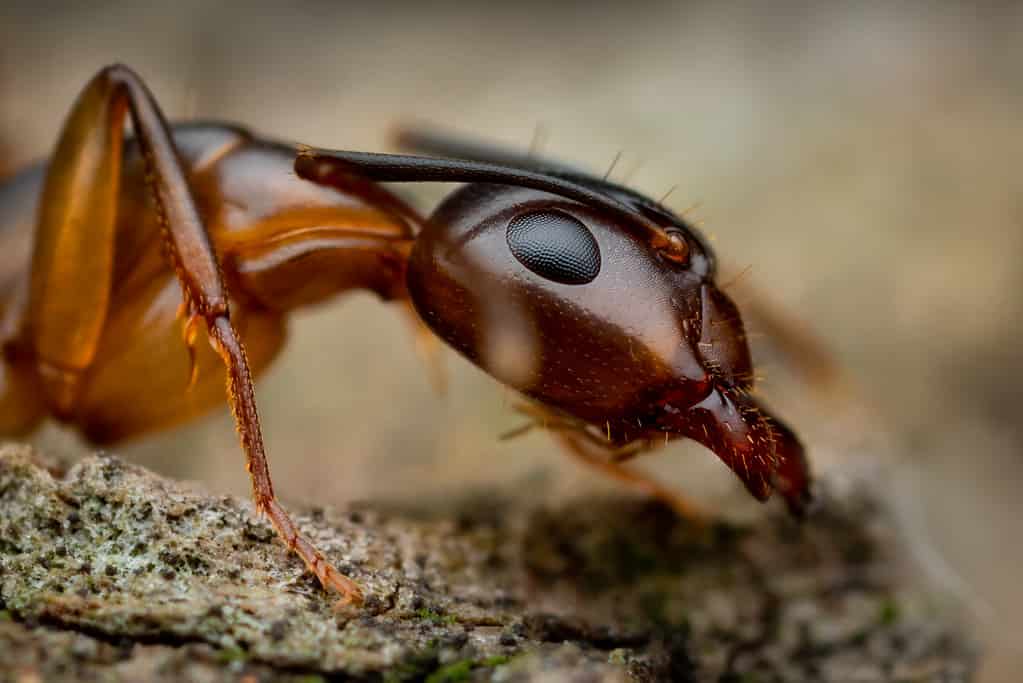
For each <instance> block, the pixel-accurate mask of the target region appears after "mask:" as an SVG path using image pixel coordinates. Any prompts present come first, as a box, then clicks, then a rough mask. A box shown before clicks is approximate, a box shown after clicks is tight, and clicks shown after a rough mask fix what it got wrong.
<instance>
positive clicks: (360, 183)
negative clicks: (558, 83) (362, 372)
mask: <svg viewBox="0 0 1023 683" xmlns="http://www.w3.org/2000/svg"><path fill="white" fill-rule="evenodd" d="M126 117H130V120H131V123H132V127H133V130H134V134H135V135H134V138H126V135H125V126H124V123H125V119H126ZM402 142H403V143H404V144H405V145H406V146H407V147H410V148H415V149H417V151H419V152H422V153H429V154H433V155H435V156H408V155H396V154H371V153H365V152H343V151H325V150H314V149H309V148H297V149H296V148H295V147H294V146H289V145H285V144H281V143H278V142H273V141H268V140H264V139H261V138H257V137H255V136H254V135H253V134H251V133H249V132H248V131H246V130H244V129H242V128H239V127H236V126H232V125H224V124H188V125H175V126H170V125H168V123H167V122H166V120H165V118H164V116H163V114H162V113H161V111H160V108H159V106H158V105H157V103H156V100H155V99H154V98H153V96H152V94H151V93H150V92H149V90H148V89H147V87H146V86H145V84H144V83H143V81H142V80H141V79H140V78H139V77H138V76H137V75H136V74H135V73H134V72H133V71H131V70H130V69H129V68H127V67H125V66H122V65H114V66H110V67H107V68H104V69H102V70H101V71H100V72H99V73H98V74H96V76H95V77H94V78H93V79H92V80H91V81H90V82H89V83H88V84H87V85H86V86H85V88H84V90H83V91H82V93H81V94H80V96H79V97H78V100H77V101H76V102H75V104H74V106H73V108H72V110H71V112H70V114H69V116H68V118H67V120H66V122H65V124H64V128H63V131H62V133H61V134H60V137H59V140H58V142H57V145H56V148H55V150H54V152H53V155H52V157H51V158H50V160H49V162H48V163H44V164H38V165H35V166H33V167H30V168H28V169H26V170H23V171H21V172H20V173H18V174H16V175H14V176H13V177H11V178H10V179H8V180H7V181H6V183H5V184H3V185H2V186H0V239H2V238H3V237H4V232H6V233H7V234H8V235H10V234H13V232H31V233H32V234H33V235H34V245H33V249H32V252H31V258H30V260H29V261H28V262H27V263H20V264H18V267H16V268H12V269H8V272H0V284H3V285H4V286H3V289H0V344H2V349H3V355H2V362H0V434H4V435H20V434H26V433H28V432H30V431H31V430H33V429H34V428H35V427H36V426H37V425H38V424H39V423H40V422H41V421H42V420H43V419H44V418H45V417H46V416H51V417H53V418H55V419H57V420H60V421H62V422H65V423H67V424H69V425H73V426H74V427H76V428H77V429H78V430H79V431H80V432H81V433H82V434H83V435H84V436H85V437H86V438H87V439H89V440H90V441H92V442H94V443H96V444H110V443H114V442H117V441H120V440H123V439H126V438H128V437H133V436H136V435H140V434H143V433H146V432H151V431H154V430H156V429H162V428H166V427H169V426H171V425H174V424H177V423H180V422H183V421H186V420H189V419H192V418H195V417H197V416H198V415H200V414H203V413H206V412H208V411H210V410H212V409H213V408H215V407H216V406H218V405H220V404H222V401H223V393H222V392H223V383H224V382H225V381H226V385H227V397H228V402H229V404H230V406H231V409H232V412H233V414H234V418H235V422H236V425H237V430H238V433H239V436H240V439H241V445H242V449H243V450H244V452H245V457H246V468H247V469H248V471H249V474H250V475H251V478H252V486H253V493H254V498H255V505H256V508H257V510H258V511H259V512H260V513H262V514H264V515H266V516H267V517H268V518H269V520H270V522H271V523H272V524H273V526H274V528H275V529H276V531H277V533H278V535H279V536H280V538H281V539H282V540H283V541H284V543H285V544H286V545H287V546H288V547H289V548H290V549H291V550H292V551H294V552H295V553H297V554H298V555H299V556H300V557H301V558H302V560H303V561H304V562H305V564H306V566H307V567H308V568H309V569H310V570H311V571H312V572H313V573H314V574H315V575H316V576H317V578H318V579H319V580H320V582H321V583H322V585H323V586H324V587H325V588H328V589H333V590H335V591H337V592H338V593H340V594H341V596H342V601H343V602H356V603H358V602H359V601H361V599H362V593H361V591H360V589H359V586H358V585H357V584H356V583H355V582H354V581H352V580H351V579H350V578H348V577H346V576H344V575H343V574H341V573H340V572H339V571H338V570H336V569H335V568H334V567H333V565H332V564H331V563H330V561H329V560H328V559H327V558H326V557H325V556H324V555H323V554H322V553H321V552H320V551H319V550H318V549H317V548H316V547H315V546H314V545H313V543H312V542H310V541H309V540H307V539H306V537H305V536H303V535H302V533H301V531H300V530H299V528H298V527H297V526H296V525H295V523H294V522H292V520H291V518H290V517H289V515H288V513H287V512H286V511H285V509H284V508H283V507H282V506H281V505H280V503H279V502H278V501H277V498H276V497H275V495H274V489H273V483H272V481H271V477H270V470H269V466H268V463H267V458H266V454H265V452H264V448H263V440H262V436H261V433H260V425H259V418H258V415H257V412H256V401H255V391H254V389H253V378H254V376H256V375H258V374H259V373H260V372H261V371H263V370H264V369H266V367H267V366H268V365H269V363H270V362H271V361H272V360H273V359H274V357H275V356H276V355H277V354H278V352H279V351H280V350H281V347H282V345H283V340H284V332H285V326H286V321H287V315H288V313H289V312H290V311H293V310H295V309H297V308H300V307H302V306H307V305H309V304H313V303H316V302H319V301H322V300H324V299H327V298H329V297H333V296H335V295H337V294H339V293H341V292H345V291H349V290H353V289H365V290H370V291H372V292H375V293H376V294H377V295H379V297H380V298H381V299H383V300H385V301H392V302H399V303H401V304H404V305H406V306H410V307H411V308H413V309H414V310H415V311H416V312H417V313H418V315H419V317H420V318H421V320H422V322H423V323H424V324H425V326H426V327H427V328H429V330H431V331H432V332H433V333H434V334H435V335H436V336H437V337H439V338H440V339H442V340H443V341H445V342H447V343H448V344H449V345H450V346H452V347H454V348H455V349H456V350H457V351H459V352H460V353H461V354H462V355H464V356H465V357H467V358H468V359H469V360H470V361H472V362H473V363H475V364H476V365H478V366H479V367H481V368H482V369H483V370H485V371H486V372H488V373H489V374H490V375H492V376H493V377H495V378H496V379H498V380H499V381H501V382H503V383H504V384H506V385H508V386H509V387H511V388H513V389H515V390H517V391H518V392H521V393H522V394H524V395H525V396H527V397H529V398H530V399H533V400H534V401H535V402H536V404H535V405H532V406H531V407H529V408H527V409H526V410H527V411H528V412H529V413H530V414H531V415H532V417H533V418H534V419H535V420H537V421H539V422H543V423H545V424H548V425H549V426H552V427H554V430H553V431H554V433H555V434H556V436H557V437H558V438H559V439H560V440H561V441H562V442H563V443H564V445H565V446H567V448H568V451H569V452H570V453H572V454H573V455H575V456H576V457H578V458H580V459H581V460H583V461H584V462H587V463H589V464H591V465H593V466H595V467H598V468H600V469H601V470H602V471H604V472H605V473H607V474H610V475H612V476H615V477H618V478H620V479H625V480H628V481H630V482H631V483H633V484H634V485H637V486H640V487H643V488H645V489H647V490H648V491H650V492H652V493H654V494H655V495H658V496H660V497H662V498H664V499H665V500H667V501H669V502H671V503H672V504H674V505H675V506H676V508H678V509H679V510H680V511H682V512H687V508H686V506H685V504H684V503H683V502H682V501H681V499H679V498H678V497H677V496H675V495H673V494H672V493H671V492H669V491H667V490H665V489H664V488H662V487H661V486H660V485H658V484H657V483H656V482H654V481H652V480H650V479H647V478H645V477H644V476H642V475H640V474H638V473H636V472H635V471H633V470H629V469H627V468H626V467H625V466H623V464H622V463H623V461H624V460H627V459H629V458H631V457H634V456H635V455H637V454H639V453H640V452H642V451H644V450H648V449H650V448H652V447H654V446H656V445H658V444H660V443H662V442H667V441H668V440H671V439H675V438H680V437H685V438H689V439H693V440H695V441H697V442H699V443H701V444H703V445H704V446H706V447H707V448H709V449H710V450H711V451H713V452H714V453H715V454H717V455H718V457H720V458H721V459H722V460H723V461H724V462H725V464H726V465H728V467H730V468H731V469H732V470H733V471H734V472H735V474H737V475H738V477H739V478H740V479H741V480H742V482H743V483H744V484H745V485H746V488H747V489H748V490H749V492H750V493H751V494H752V495H753V496H755V497H756V498H757V499H760V500H765V499H767V498H768V497H769V496H770V495H771V493H772V491H774V490H777V491H778V492H779V493H780V494H781V496H782V497H783V498H784V499H785V501H786V503H787V504H788V507H789V509H790V511H791V512H792V513H794V514H796V515H801V514H802V513H803V512H804V511H805V510H806V507H807V505H808V503H809V501H810V474H809V467H808V464H807V461H806V458H805V456H804V451H803V447H802V446H801V445H800V443H799V441H798V439H797V438H796V436H795V435H794V434H793V432H792V431H791V430H790V429H789V428H788V427H786V426H785V425H784V424H783V423H782V422H780V421H779V420H778V419H776V418H774V417H773V416H772V415H771V414H770V413H769V412H767V410H765V409H764V408H763V407H762V406H761V405H760V403H759V401H757V400H756V399H754V398H753V397H752V396H751V395H750V389H751V388H752V383H753V368H752V362H751V358H750V352H749V347H748V345H747V341H746V335H745V332H744V329H743V323H742V320H741V318H740V315H739V311H738V309H737V308H736V306H735V304H734V303H733V302H732V301H731V300H730V299H729V298H728V296H726V295H725V294H724V293H723V292H722V291H721V289H720V288H718V287H717V286H716V285H715V259H714V255H713V254H712V252H711V250H710V248H709V246H708V245H707V243H706V242H705V241H704V239H703V238H702V237H701V236H700V235H699V234H698V233H697V232H696V231H695V230H694V229H693V228H692V227H691V226H689V225H688V224H687V223H686V222H684V221H683V220H682V219H681V218H680V217H679V216H677V215H675V214H674V213H672V212H671V211H668V210H667V209H665V208H664V207H663V206H661V205H660V204H659V203H657V202H654V201H652V200H650V199H648V198H647V197H645V196H643V195H641V194H639V193H637V192H634V191H632V190H630V189H627V188H625V187H622V186H620V185H617V184H615V183H613V182H609V181H607V180H606V179H599V178H595V177H592V176H590V175H587V174H585V173H581V172H579V171H576V170H573V169H571V168H569V167H566V166H561V165H558V164H554V163H550V162H546V161H542V160H538V159H534V158H531V157H528V156H519V155H515V154H511V153H507V152H503V151H500V150H495V149H490V148H487V147H477V146H474V145H471V144H466V143H464V142H462V141H459V140H455V139H450V138H446V137H444V136H439V135H432V134H428V133H425V132H416V131H409V132H406V134H405V135H403V136H402ZM383 182H455V183H462V185H461V187H460V188H459V189H457V190H455V191H454V192H453V193H452V194H451V195H450V196H448V197H447V198H446V199H445V200H444V201H443V202H441V204H440V205H439V206H438V207H437V208H436V210H435V211H434V212H433V213H432V215H430V216H429V218H424V217H422V216H421V215H420V214H419V213H417V212H416V210H414V209H413V208H412V207H410V206H408V205H407V204H406V203H405V202H404V201H403V200H401V199H400V198H399V197H397V196H396V195H394V194H392V193H391V192H390V191H389V190H387V189H385V187H384V186H383V185H381V184H380V183H383ZM19 229H20V230H19ZM424 333H425V331H424ZM202 339H206V340H207V341H208V342H209V343H208V344H204V343H200V341H201V340H202ZM182 345H184V347H185V349H187V353H185V352H184V349H182Z"/></svg>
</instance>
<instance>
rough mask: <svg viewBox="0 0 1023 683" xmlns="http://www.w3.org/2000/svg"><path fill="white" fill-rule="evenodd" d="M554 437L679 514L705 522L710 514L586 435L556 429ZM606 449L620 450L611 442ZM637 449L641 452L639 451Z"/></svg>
mask: <svg viewBox="0 0 1023 683" xmlns="http://www.w3.org/2000/svg"><path fill="white" fill-rule="evenodd" d="M553 436H554V439H555V440H556V441H557V442H558V443H559V444H561V446H562V447H563V448H564V449H565V452H566V453H568V454H569V455H570V456H572V457H573V458H575V459H576V460H577V461H579V462H581V463H583V464H584V465H587V466H589V467H591V468H593V469H595V470H597V471H598V472H600V473H601V474H603V475H605V476H608V477H611V478H612V479H616V480H618V481H620V482H622V483H624V484H627V485H629V486H631V487H632V488H633V489H636V490H637V491H640V492H642V493H645V494H646V495H649V496H653V497H654V498H657V499H658V500H660V501H661V502H663V503H664V504H666V505H668V506H669V507H670V508H671V509H673V510H674V511H675V512H676V513H677V514H678V515H679V516H680V517H682V518H683V519H687V520H689V521H691V522H694V523H698V524H703V523H705V521H706V519H707V516H706V515H705V514H704V513H703V512H702V511H700V510H699V508H697V507H696V506H695V505H694V504H693V503H690V502H689V501H688V500H686V499H685V498H684V497H683V496H682V495H681V494H679V493H678V492H676V491H672V490H671V489H669V488H668V487H666V486H664V485H663V484H661V483H660V482H658V481H657V480H655V479H654V478H652V477H650V476H648V475H646V474H643V473H642V472H637V471H636V470H634V469H630V468H629V467H628V466H627V465H624V464H623V463H622V462H621V461H619V460H616V459H615V458H614V457H611V458H609V457H607V454H606V453H603V454H602V453H600V452H599V449H598V448H596V447H594V444H593V442H592V441H590V442H589V443H587V442H586V441H587V439H586V437H584V436H583V435H581V434H579V433H577V432H574V431H555V432H553ZM604 446H605V447H606V450H609V451H618V450H621V449H615V448H614V447H613V446H611V445H610V444H604ZM635 453H638V451H636V452H635Z"/></svg>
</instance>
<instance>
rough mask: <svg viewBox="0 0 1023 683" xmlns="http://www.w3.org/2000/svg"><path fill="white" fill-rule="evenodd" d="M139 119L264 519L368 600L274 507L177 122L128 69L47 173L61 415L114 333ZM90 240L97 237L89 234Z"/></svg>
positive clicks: (167, 227)
mask: <svg viewBox="0 0 1023 683" xmlns="http://www.w3.org/2000/svg"><path fill="white" fill-rule="evenodd" d="M128 113H130V115H131V121H132V125H133V128H134V130H135V134H136V137H137V138H138V143H139V146H140V149H141V152H142V156H143V159H144V162H145V165H146V171H147V181H148V184H149V188H150V191H151V192H152V195H153V199H154V200H155V205H156V208H157V211H158V212H159V220H160V224H161V228H162V231H163V239H164V244H165V253H166V254H167V257H168V259H169V261H170V262H171V264H172V265H173V267H174V270H175V273H176V275H177V278H178V280H179V282H180V284H181V290H182V296H183V298H184V302H185V307H186V309H187V312H188V315H189V316H190V317H197V318H199V319H201V320H202V321H203V322H204V323H205V324H206V327H207V330H208V333H209V338H210V341H211V343H212V344H213V346H214V348H215V349H216V350H217V351H218V352H219V354H220V356H221V358H222V359H223V361H224V363H225V365H226V366H227V391H228V398H229V402H230V404H231V408H232V412H233V414H234V417H235V424H236V427H237V429H238V434H239V436H240V439H241V444H242V448H243V450H244V451H245V456H246V468H247V469H248V471H249V474H250V476H251V478H252V487H253V496H254V499H255V504H256V509H257V510H258V511H259V512H261V513H263V514H265V515H266V516H267V517H268V518H269V520H270V522H271V523H272V524H273V526H274V528H275V529H276V531H277V534H278V535H279V536H280V537H281V539H282V540H283V541H284V543H285V544H286V545H287V546H288V547H289V548H290V549H291V550H292V551H294V552H295V553H296V554H298V555H299V557H301V558H302V560H303V561H304V562H305V564H306V566H307V567H308V568H309V569H310V570H311V571H312V572H313V573H314V574H316V576H317V578H319V580H320V582H321V583H322V584H323V586H324V587H325V588H331V589H334V590H336V591H338V592H339V593H340V594H341V595H342V599H343V601H344V602H358V601H360V600H361V599H362V592H361V591H360V590H359V587H358V586H357V585H356V584H355V583H354V582H353V581H351V580H350V579H348V578H347V577H345V576H343V575H342V574H341V573H340V572H338V571H337V570H336V569H335V568H334V567H333V566H331V564H330V563H329V562H328V561H327V560H326V558H325V557H324V555H323V554H322V553H321V552H320V551H319V550H318V549H317V548H316V547H315V546H314V545H313V544H312V543H311V542H309V541H308V540H307V539H306V538H305V537H303V536H302V534H301V533H300V532H299V530H298V528H297V527H296V526H295V524H294V523H293V522H292V521H291V518H290V517H289V516H288V514H287V512H286V511H285V510H284V508H283V507H281V505H280V504H279V503H278V502H277V498H276V497H275V495H274V490H273V483H272V481H271V478H270V469H269V465H268V464H267V460H266V453H265V451H264V448H263V438H262V434H261V432H260V426H259V417H258V414H257V412H256V403H255V394H254V391H253V387H252V375H251V372H250V369H249V363H248V359H247V357H246V354H245V349H244V347H243V346H242V342H241V339H240V338H239V336H238V334H237V332H236V331H235V328H234V325H233V324H232V323H231V320H230V314H229V310H228V296H227V292H226V288H225V285H224V282H223V280H222V278H221V273H220V266H219V264H218V262H217V258H216V255H215V254H214V251H213V247H212V246H211V244H210V238H209V235H208V234H207V232H206V227H205V225H204V224H203V222H202V218H201V217H200V215H199V211H198V209H197V207H196V204H195V201H194V199H193V197H192V193H191V190H190V188H189V186H188V182H187V180H186V178H185V172H184V169H183V168H182V166H181V161H180V157H179V156H178V153H177V150H176V148H175V146H174V143H173V140H172V137H171V133H170V130H169V128H168V126H167V123H166V120H165V119H164V117H163V114H162V112H161V111H160V109H159V106H158V105H157V103H156V101H155V100H154V99H153V96H152V94H151V93H150V92H149V90H148V89H147V88H146V86H145V85H144V84H143V82H142V80H141V79H140V78H139V77H138V76H137V75H136V74H135V73H134V72H132V71H131V70H130V69H128V68H127V67H124V66H119V65H118V66H111V67H107V68H105V69H103V70H102V71H100V72H99V73H98V74H97V75H96V76H95V77H94V78H93V79H92V81H90V82H89V84H88V85H87V86H86V87H85V89H84V90H83V92H82V94H81V95H80V96H79V98H78V101H77V102H76V103H75V106H74V108H73V109H72V112H71V114H70V116H69V118H68V121H67V122H66V124H65V127H64V129H63V132H62V134H61V137H60V140H59V142H58V144H57V149H56V152H55V154H54V156H53V161H52V162H51V165H50V168H49V170H48V172H47V177H46V181H45V186H44V190H43V195H42V198H41V202H40V213H39V219H38V226H37V234H36V246H35V252H34V254H33V260H32V277H31V286H30V292H29V306H28V310H27V313H26V319H27V324H28V328H27V332H28V338H29V341H30V342H31V345H32V346H33V349H34V353H35V357H36V359H37V371H38V373H39V375H40V378H41V380H42V382H41V383H42V385H43V390H44V394H45V395H46V396H47V398H48V401H49V402H50V403H51V405H52V407H53V409H54V412H55V413H57V414H58V415H59V414H63V415H65V416H67V415H69V414H71V413H72V412H73V408H74V405H75V397H76V393H77V391H78V389H79V386H78V385H79V383H80V379H81V377H82V375H83V373H84V370H85V369H87V368H88V367H89V365H90V364H91V363H92V361H93V359H94V357H95V353H96V349H97V346H98V344H99V340H100V336H101V334H102V332H103V329H104V324H105V321H106V318H107V312H108V307H109V303H110V295H111V289H112V286H113V282H112V275H113V267H114V244H115V230H116V212H117V200H118V190H119V184H120V166H121V148H122V144H123V138H124V129H123V122H124V118H125V115H126V114H128ZM86 228H87V229H86Z"/></svg>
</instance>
